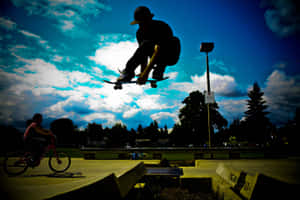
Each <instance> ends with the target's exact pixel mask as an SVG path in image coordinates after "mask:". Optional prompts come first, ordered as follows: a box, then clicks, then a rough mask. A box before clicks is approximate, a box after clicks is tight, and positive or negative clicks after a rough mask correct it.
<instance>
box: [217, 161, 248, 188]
mask: <svg viewBox="0 0 300 200" xmlns="http://www.w3.org/2000/svg"><path fill="white" fill-rule="evenodd" d="M216 173H217V174H218V175H219V176H220V177H221V178H223V179H224V180H225V181H226V182H227V183H228V184H229V185H230V186H231V187H232V188H235V187H236V186H237V184H238V182H239V178H240V176H241V173H242V171H237V170H234V169H231V168H229V167H226V166H225V165H224V164H223V163H221V164H220V165H219V166H218V168H217V170H216Z"/></svg>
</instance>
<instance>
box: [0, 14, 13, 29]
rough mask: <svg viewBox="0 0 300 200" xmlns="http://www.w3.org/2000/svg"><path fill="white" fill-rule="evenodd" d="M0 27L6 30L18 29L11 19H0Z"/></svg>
mask: <svg viewBox="0 0 300 200" xmlns="http://www.w3.org/2000/svg"><path fill="white" fill-rule="evenodd" d="M0 27H1V28H4V29H6V30H14V29H16V27H17V24H16V23H15V22H13V21H11V20H9V19H5V18H3V17H0Z"/></svg>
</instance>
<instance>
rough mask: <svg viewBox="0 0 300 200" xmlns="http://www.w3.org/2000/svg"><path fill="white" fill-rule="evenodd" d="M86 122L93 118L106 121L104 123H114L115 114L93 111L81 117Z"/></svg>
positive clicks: (109, 124)
mask: <svg viewBox="0 0 300 200" xmlns="http://www.w3.org/2000/svg"><path fill="white" fill-rule="evenodd" d="M82 119H83V120H85V121H87V122H92V121H95V120H105V121H106V123H104V125H107V126H111V125H114V124H115V123H116V116H115V115H114V114H112V113H93V114H90V115H86V116H84V117H83V118H82Z"/></svg>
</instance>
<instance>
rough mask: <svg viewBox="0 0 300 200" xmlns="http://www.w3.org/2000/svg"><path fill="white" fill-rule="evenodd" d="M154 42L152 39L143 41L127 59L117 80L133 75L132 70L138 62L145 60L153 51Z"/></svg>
mask: <svg viewBox="0 0 300 200" xmlns="http://www.w3.org/2000/svg"><path fill="white" fill-rule="evenodd" d="M154 46H155V43H154V42H152V41H144V42H143V43H142V44H141V45H140V46H139V48H137V50H136V51H135V53H134V54H133V56H132V57H131V58H130V59H129V60H128V62H127V64H126V68H125V70H124V71H123V73H122V74H121V76H120V77H119V78H118V81H129V80H131V79H132V78H133V77H134V71H135V69H136V68H137V67H138V66H139V65H140V64H145V63H146V62H147V59H148V56H151V55H152V54H153V52H154Z"/></svg>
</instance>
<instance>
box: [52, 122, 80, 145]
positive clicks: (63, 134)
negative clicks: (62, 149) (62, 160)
mask: <svg viewBox="0 0 300 200" xmlns="http://www.w3.org/2000/svg"><path fill="white" fill-rule="evenodd" d="M50 127H51V128H50V129H51V131H52V132H53V133H54V134H55V135H56V136H57V142H58V143H59V144H75V137H74V124H73V121H72V120H71V119H67V118H61V119H57V120H54V121H53V122H52V123H51V125H50Z"/></svg>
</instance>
